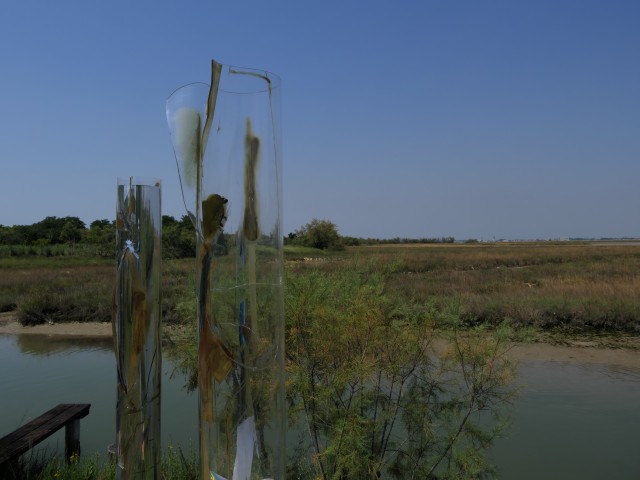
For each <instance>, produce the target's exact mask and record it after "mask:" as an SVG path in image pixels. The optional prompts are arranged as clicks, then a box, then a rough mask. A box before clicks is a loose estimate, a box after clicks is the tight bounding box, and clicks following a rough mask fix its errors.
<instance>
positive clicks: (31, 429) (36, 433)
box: [0, 403, 91, 465]
mask: <svg viewBox="0 0 640 480" xmlns="http://www.w3.org/2000/svg"><path fill="white" fill-rule="evenodd" d="M90 407H91V405H90V404H68V403H62V404H60V405H57V406H55V407H53V408H52V409H51V410H49V411H48V412H45V413H43V414H42V415H40V416H39V417H38V418H36V419H34V420H32V421H31V422H29V423H27V424H26V425H23V426H22V427H20V428H18V429H17V430H15V431H13V432H11V433H10V434H8V435H6V436H4V437H2V438H0V465H1V464H3V463H4V462H6V461H7V460H10V459H12V458H15V457H17V456H19V455H22V454H23V453H24V452H26V451H27V450H29V449H30V448H32V447H34V446H35V445H37V444H38V443H40V442H42V441H43V440H44V439H45V438H47V437H49V436H50V435H52V434H53V433H55V432H57V431H58V430H60V429H61V428H62V427H64V426H65V425H67V423H69V422H72V421H74V420H79V419H81V418H84V417H86V416H87V415H88V414H89V409H90Z"/></svg>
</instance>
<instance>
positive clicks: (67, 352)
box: [0, 335, 640, 480]
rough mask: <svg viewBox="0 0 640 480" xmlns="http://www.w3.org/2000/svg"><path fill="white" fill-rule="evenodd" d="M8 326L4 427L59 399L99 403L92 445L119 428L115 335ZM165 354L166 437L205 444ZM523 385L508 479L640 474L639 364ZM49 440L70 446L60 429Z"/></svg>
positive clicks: (560, 374)
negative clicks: (81, 335)
mask: <svg viewBox="0 0 640 480" xmlns="http://www.w3.org/2000/svg"><path fill="white" fill-rule="evenodd" d="M28 337H29V338H27V335H23V336H2V335H0V365H2V368H0V385H2V388H0V411H2V415H1V416H0V435H4V434H6V433H8V432H10V431H12V430H14V429H15V428H17V427H19V426H20V425H21V424H23V423H25V422H26V421H28V420H30V419H32V418H34V417H36V416H38V415H40V414H42V413H43V412H45V411H46V410H48V409H50V408H51V407H53V406H54V405H56V404H58V403H91V405H92V406H91V413H90V414H89V416H88V417H86V418H84V419H83V420H82V422H81V437H80V438H81V443H82V449H83V455H84V454H92V453H96V452H98V453H101V454H104V453H105V451H106V447H107V445H108V444H110V443H113V439H114V436H115V402H116V396H115V393H116V372H115V356H114V354H113V351H112V349H111V340H110V339H89V340H84V339H78V338H75V337H74V338H63V339H59V338H56V337H47V336H34V335H30V336H28ZM172 372H173V365H172V363H171V361H170V360H169V359H167V358H165V359H163V376H164V378H163V383H162V388H163V390H162V436H163V445H164V446H166V445H167V444H168V443H173V444H179V445H182V446H183V447H185V448H187V449H195V448H197V429H198V424H197V410H198V409H197V398H196V396H195V395H193V394H188V393H187V392H186V391H185V390H184V389H183V388H182V387H183V385H185V383H186V378H185V377H184V376H182V375H179V374H176V375H175V376H174V377H173V378H172V377H171V375H170V374H171V373H172ZM518 382H519V383H520V384H522V385H523V389H522V393H521V396H520V397H518V398H517V400H516V401H515V403H514V405H513V407H512V408H511V412H512V423H511V427H510V428H509V430H508V431H507V432H506V437H505V438H503V439H501V440H499V441H498V443H497V444H496V445H495V447H494V448H493V449H492V450H491V451H490V452H489V455H490V458H491V460H492V461H493V462H495V463H496V464H497V465H498V469H499V471H498V473H499V475H498V477H499V478H504V479H518V480H527V479H540V478H554V479H555V478H558V479H565V478H580V479H585V480H589V479H600V478H625V479H626V478H640V457H638V456H637V453H636V452H637V447H638V433H637V425H640V408H638V406H639V405H640V369H636V368H629V367H620V366H615V365H602V364H578V363H562V362H526V361H525V362H522V363H521V366H520V374H519V377H518ZM45 445H49V450H51V449H53V450H56V449H57V451H60V450H61V448H64V433H62V431H61V432H58V433H57V434H56V435H54V436H53V437H52V439H51V440H50V441H49V443H47V444H45Z"/></svg>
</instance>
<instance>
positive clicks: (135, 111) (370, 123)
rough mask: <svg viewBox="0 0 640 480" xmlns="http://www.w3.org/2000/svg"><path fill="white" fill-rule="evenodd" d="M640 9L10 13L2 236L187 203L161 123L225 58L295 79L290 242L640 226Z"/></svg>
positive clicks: (27, 6)
mask: <svg viewBox="0 0 640 480" xmlns="http://www.w3.org/2000/svg"><path fill="white" fill-rule="evenodd" d="M638 25H640V2H637V1H604V0H602V1H592V0H575V1H574V0H565V1H558V0H536V1H518V2H514V1H491V0H488V1H482V2H479V1H444V0H422V1H418V0H415V1H405V0H399V1H393V2H392V1H377V0H374V1H366V2H365V1H361V2H356V1H349V0H343V1H331V0H328V1H325V2H308V1H303V0H297V1H272V2H267V1H264V0H260V1H243V2H240V1H238V2H231V1H213V0H209V1H206V2H205V1H201V2H195V1H189V0H186V1H177V0H175V1H164V2H159V1H135V2H131V1H124V0H111V1H108V2H98V1H86V0H85V1H80V0H77V1H67V0H58V1H56V2H49V1H44V0H42V1H38V2H36V1H29V0H25V1H20V2H18V1H5V2H1V3H0V73H1V74H0V87H1V88H0V132H2V134H1V135H0V162H1V163H0V165H1V166H2V168H1V170H0V224H3V225H14V224H30V223H33V222H36V221H39V220H41V219H42V218H44V217H46V216H49V215H55V216H59V217H60V216H67V215H71V216H79V217H80V218H81V219H83V220H84V221H85V222H87V223H88V222H91V221H92V220H95V219H99V218H113V217H114V215H115V213H114V212H115V184H116V178H117V177H118V176H128V175H141V176H146V177H157V178H161V179H162V182H163V213H165V214H168V215H173V216H176V217H179V216H181V215H182V214H183V213H184V207H183V205H182V202H181V197H180V190H179V184H178V176H177V170H176V166H175V161H174V157H173V151H172V148H171V143H170V139H169V134H168V131H167V126H166V118H165V101H166V98H167V96H168V95H169V94H170V93H171V92H172V91H173V90H174V89H175V88H177V87H179V86H181V85H184V84H186V83H190V82H193V81H204V82H207V81H208V79H209V65H210V63H209V62H210V59H211V58H216V59H217V60H219V61H221V62H223V63H229V64H234V65H241V66H247V67H256V68H264V69H268V70H270V71H273V72H275V73H278V74H279V75H280V76H281V77H282V80H283V91H282V93H283V102H282V111H283V144H284V145H283V146H284V148H283V150H284V156H283V167H284V168H283V170H284V189H283V194H284V221H283V230H284V232H285V233H287V232H290V231H292V230H294V229H296V228H299V227H300V226H301V225H303V224H305V223H307V222H308V221H310V220H311V219H312V218H320V219H329V220H331V221H333V222H334V223H336V224H337V226H338V228H339V230H340V232H341V233H342V234H344V235H353V236H363V237H381V238H388V237H395V236H400V237H440V236H454V237H456V238H459V239H464V238H481V239H493V238H559V237H569V236H573V237H577V236H585V237H592V236H595V237H600V236H640V211H639V210H640V209H639V208H638V207H639V206H640V188H639V183H640V182H639V179H640V62H639V61H638V59H639V58H640V28H638Z"/></svg>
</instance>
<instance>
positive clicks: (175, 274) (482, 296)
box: [0, 242, 640, 337]
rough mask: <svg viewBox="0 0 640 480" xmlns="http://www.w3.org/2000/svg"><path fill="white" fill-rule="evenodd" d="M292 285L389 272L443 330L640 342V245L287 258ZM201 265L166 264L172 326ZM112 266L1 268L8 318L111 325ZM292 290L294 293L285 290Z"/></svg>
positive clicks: (183, 313) (413, 249)
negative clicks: (322, 276)
mask: <svg viewBox="0 0 640 480" xmlns="http://www.w3.org/2000/svg"><path fill="white" fill-rule="evenodd" d="M285 257H286V260H287V268H286V277H285V282H286V278H287V277H289V278H291V276H295V275H305V272H308V271H309V270H310V269H312V270H320V271H323V270H325V271H335V270H337V269H345V268H348V269H354V268H357V269H364V270H367V271H376V272H383V273H384V275H385V293H386V294H387V295H390V296H394V297H396V298H398V299H401V300H402V301H403V302H406V303H407V304H411V305H413V306H416V307H417V308H421V309H428V310H429V311H431V312H432V316H433V318H435V319H436V326H437V327H440V328H449V327H452V326H455V327H456V328H460V327H462V328H469V327H473V326H477V325H486V326H495V325H498V324H501V323H503V322H507V323H508V324H510V325H511V326H513V327H516V328H523V327H528V328H532V329H534V330H536V331H538V332H542V333H543V334H544V332H555V333H563V334H570V335H580V334H589V335H600V334H607V335H612V334H613V335H624V336H632V337H636V336H639V335H640V275H639V274H638V272H640V243H633V242H556V243H551V242H536V243H492V244H484V243H478V244H423V245H417V244H409V245H382V246H359V247H349V248H348V249H347V250H345V251H342V252H326V251H320V250H311V249H299V248H295V247H294V248H289V247H287V248H285ZM193 268H194V260H193V259H182V260H168V261H165V262H164V263H163V287H162V289H163V316H164V320H165V322H167V323H182V322H184V321H186V320H187V318H189V317H190V318H192V317H191V315H192V313H193V291H194V287H193V285H194V283H193ZM114 282H115V267H114V262H113V261H105V260H97V259H92V258H80V257H73V256H70V257H52V258H46V257H18V258H14V257H2V258H0V312H9V311H13V312H14V313H15V315H16V316H17V317H18V319H19V320H20V321H21V322H22V323H23V324H25V325H31V324H39V323H52V322H61V321H98V322H100V321H110V319H111V306H112V298H111V297H112V292H113V286H114ZM285 284H286V283H285Z"/></svg>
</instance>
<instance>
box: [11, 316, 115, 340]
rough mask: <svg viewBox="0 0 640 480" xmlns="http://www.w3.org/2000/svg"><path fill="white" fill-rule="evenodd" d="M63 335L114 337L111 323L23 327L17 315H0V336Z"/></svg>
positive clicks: (71, 323) (69, 323)
mask: <svg viewBox="0 0 640 480" xmlns="http://www.w3.org/2000/svg"><path fill="white" fill-rule="evenodd" d="M2 334H5V335H63V336H78V337H89V338H90V337H94V338H110V337H112V335H113V332H112V328H111V323H110V322H101V323H97V322H86V323H82V322H68V323H66V322H65V323H54V324H53V325H49V324H44V325H34V326H32V327H23V326H22V325H21V324H20V322H18V319H17V318H16V316H15V314H13V313H12V312H9V313H0V335H2Z"/></svg>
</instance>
